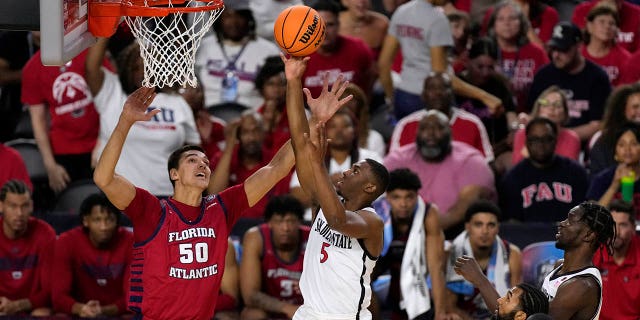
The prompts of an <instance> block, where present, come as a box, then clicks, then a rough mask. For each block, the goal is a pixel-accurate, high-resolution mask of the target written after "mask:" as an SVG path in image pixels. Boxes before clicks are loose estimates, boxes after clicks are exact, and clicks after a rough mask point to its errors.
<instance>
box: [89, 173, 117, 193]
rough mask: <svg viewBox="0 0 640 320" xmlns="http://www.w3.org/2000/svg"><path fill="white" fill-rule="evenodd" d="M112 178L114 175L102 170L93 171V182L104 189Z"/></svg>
mask: <svg viewBox="0 0 640 320" xmlns="http://www.w3.org/2000/svg"><path fill="white" fill-rule="evenodd" d="M112 180H113V175H110V174H105V173H102V172H100V170H95V171H94V172H93V182H94V183H95V184H96V186H98V188H100V189H101V190H104V188H106V187H107V186H108V185H109V183H111V181H112Z"/></svg>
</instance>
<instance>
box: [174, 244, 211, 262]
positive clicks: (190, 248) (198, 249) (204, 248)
mask: <svg viewBox="0 0 640 320" xmlns="http://www.w3.org/2000/svg"><path fill="white" fill-rule="evenodd" d="M179 249H180V262H182V263H185V264H186V263H192V262H193V258H194V256H195V258H196V262H200V263H202V262H207V261H208V260H209V245H208V244H207V243H206V242H198V243H196V244H195V245H193V243H181V244H180V246H179Z"/></svg>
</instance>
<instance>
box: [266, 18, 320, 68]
mask: <svg viewBox="0 0 640 320" xmlns="http://www.w3.org/2000/svg"><path fill="white" fill-rule="evenodd" d="M273 36H274V38H275V40H276V42H277V43H278V45H279V46H280V47H281V48H282V49H283V50H284V51H285V52H287V53H288V54H290V55H292V56H296V57H304V56H308V55H310V54H312V53H314V52H315V51H316V50H318V48H319V47H320V45H321V44H322V41H323V40H324V20H322V17H320V15H319V14H318V12H317V11H316V10H314V9H312V8H310V7H307V6H292V7H289V8H287V9H284V10H283V11H282V12H280V15H279V16H278V18H277V19H276V22H275V24H274V25H273Z"/></svg>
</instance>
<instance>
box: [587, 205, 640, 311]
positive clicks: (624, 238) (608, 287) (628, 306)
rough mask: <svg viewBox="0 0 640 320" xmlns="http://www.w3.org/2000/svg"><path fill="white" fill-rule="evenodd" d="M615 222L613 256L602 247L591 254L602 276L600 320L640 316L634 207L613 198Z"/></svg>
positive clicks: (611, 207) (638, 249) (639, 251)
mask: <svg viewBox="0 0 640 320" xmlns="http://www.w3.org/2000/svg"><path fill="white" fill-rule="evenodd" d="M609 210H610V211H611V216H612V217H613V220H614V221H615V223H616V240H615V241H614V242H613V256H608V255H607V254H606V253H605V252H603V251H602V248H601V249H599V250H598V251H596V254H595V255H594V256H593V264H594V265H595V266H596V267H597V268H598V269H599V270H600V274H601V275H602V313H601V314H600V319H603V320H631V319H640V303H638V300H637V297H640V281H638V279H640V268H639V267H638V263H640V240H639V238H638V236H637V235H636V234H635V230H636V222H635V219H634V213H635V211H634V208H633V206H632V205H631V204H630V203H628V202H623V201H622V200H613V201H612V202H611V204H610V205H609Z"/></svg>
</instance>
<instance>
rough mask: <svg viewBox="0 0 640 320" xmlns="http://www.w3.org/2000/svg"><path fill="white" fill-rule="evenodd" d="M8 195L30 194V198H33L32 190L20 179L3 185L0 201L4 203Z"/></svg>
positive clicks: (0, 190) (0, 191)
mask: <svg viewBox="0 0 640 320" xmlns="http://www.w3.org/2000/svg"><path fill="white" fill-rule="evenodd" d="M7 193H15V194H25V193H28V194H29V196H31V190H29V187H28V186H27V184H26V183H25V182H24V181H22V180H18V179H12V180H9V181H7V182H5V184H4V185H2V189H0V201H4V200H5V199H7Z"/></svg>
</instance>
